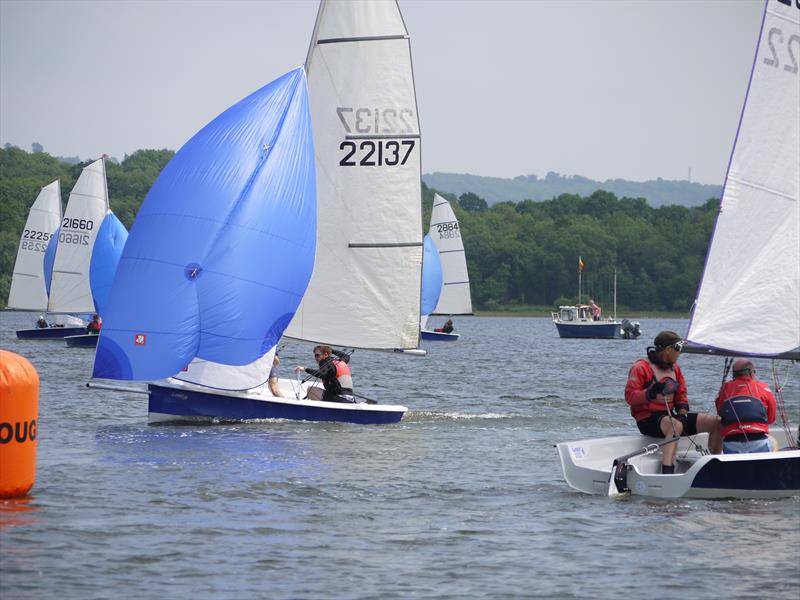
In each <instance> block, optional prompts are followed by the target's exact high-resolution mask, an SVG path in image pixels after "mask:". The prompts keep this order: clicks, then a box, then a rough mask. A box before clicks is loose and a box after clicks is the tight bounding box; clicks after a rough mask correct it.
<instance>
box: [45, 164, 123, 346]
mask: <svg viewBox="0 0 800 600" xmlns="http://www.w3.org/2000/svg"><path fill="white" fill-rule="evenodd" d="M127 237H128V232H127V231H126V230H125V226H124V225H123V224H122V223H121V222H120V220H119V219H118V218H117V216H116V215H115V214H114V213H113V212H111V208H110V206H109V202H108V184H107V183H106V168H105V160H104V159H102V158H100V159H98V160H96V161H94V162H92V163H90V164H89V165H87V166H86V167H84V168H83V171H81V174H80V177H78V181H76V182H75V186H74V187H73V188H72V191H71V192H70V195H69V201H68V202H67V210H66V211H65V212H64V218H63V219H62V221H61V226H60V228H59V230H58V235H57V236H56V237H55V238H54V241H53V244H54V253H53V251H52V250H51V249H49V248H48V253H50V254H51V255H52V256H53V258H52V267H50V264H49V262H48V264H46V266H45V270H46V271H49V272H51V275H50V278H49V281H50V284H49V288H48V291H49V298H48V304H47V310H48V312H51V313H61V314H88V313H97V314H99V315H101V316H102V315H103V312H104V310H105V307H106V303H107V300H108V294H109V291H110V289H111V281H112V280H113V279H114V274H115V272H116V270H117V263H118V262H119V257H120V255H121V254H122V248H123V247H124V246H125V240H126V239H127ZM83 331H85V328H83V330H82V332H81V334H80V335H73V336H67V337H65V338H64V339H65V341H66V342H67V345H68V346H73V345H75V344H76V343H77V344H78V345H86V344H87V342H88V345H89V347H94V346H95V345H96V343H97V336H96V335H85V334H83Z"/></svg>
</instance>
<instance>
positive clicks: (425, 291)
mask: <svg viewBox="0 0 800 600" xmlns="http://www.w3.org/2000/svg"><path fill="white" fill-rule="evenodd" d="M423 241H424V251H423V254H422V304H421V307H420V314H421V315H422V316H423V317H426V316H428V315H429V314H431V313H432V312H433V311H434V309H435V308H436V305H437V304H438V303H439V296H440V294H441V293H442V261H441V259H440V258H439V251H438V250H437V249H436V244H435V243H434V242H433V239H432V238H431V236H429V235H426V236H425V239H424V240H423Z"/></svg>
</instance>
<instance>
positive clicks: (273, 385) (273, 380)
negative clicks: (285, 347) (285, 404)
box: [267, 352, 283, 398]
mask: <svg viewBox="0 0 800 600" xmlns="http://www.w3.org/2000/svg"><path fill="white" fill-rule="evenodd" d="M280 364H281V359H280V357H279V356H278V353H277V352H276V353H275V356H274V357H273V358H272V368H270V370H269V376H268V377H267V385H268V386H269V391H270V392H271V393H272V395H273V396H275V397H277V398H283V394H281V389H280V387H278V365H280Z"/></svg>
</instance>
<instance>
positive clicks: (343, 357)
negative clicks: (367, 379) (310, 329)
mask: <svg viewBox="0 0 800 600" xmlns="http://www.w3.org/2000/svg"><path fill="white" fill-rule="evenodd" d="M314 360H316V361H317V365H318V366H319V368H318V369H310V368H306V367H304V366H297V367H295V368H294V371H295V373H299V372H300V371H305V372H306V373H308V374H309V375H313V376H314V377H317V378H319V379H320V381H322V386H323V387H324V388H325V391H324V392H323V393H322V397H321V398H320V397H319V396H318V395H317V393H316V392H315V390H318V389H319V388H311V390H309V394H308V396H307V397H308V398H309V399H311V400H324V401H326V402H350V403H355V401H356V399H355V396H353V376H352V375H351V374H350V367H349V366H348V365H347V363H349V362H350V355H349V354H347V353H346V352H342V351H340V350H332V349H331V347H330V346H314Z"/></svg>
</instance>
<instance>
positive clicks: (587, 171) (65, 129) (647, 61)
mask: <svg viewBox="0 0 800 600" xmlns="http://www.w3.org/2000/svg"><path fill="white" fill-rule="evenodd" d="M400 8H401V10H402V12H403V16H404V18H405V21H406V25H407V27H408V29H409V33H410V34H411V47H412V54H413V60H414V72H415V78H416V85H417V93H418V104H419V113H420V120H421V126H422V136H423V137H422V140H423V142H422V143H423V146H422V162H423V164H422V168H423V172H425V173H427V172H433V171H444V172H458V173H473V174H477V175H491V176H498V177H514V176H517V175H527V174H536V175H540V176H543V175H544V174H546V173H547V172H548V171H557V172H559V173H561V174H570V175H571V174H577V175H584V176H586V177H591V178H594V179H601V180H602V179H606V178H617V177H620V178H626V179H633V180H645V179H652V178H656V177H663V178H664V179H685V178H686V177H687V173H688V169H689V167H691V168H692V180H694V181H700V182H703V183H717V184H719V183H721V182H722V180H723V178H724V175H725V168H726V166H727V162H728V158H729V155H730V150H731V145H732V143H733V138H734V134H735V132H736V126H737V123H738V119H739V113H740V111H741V106H742V101H743V99H744V95H745V91H746V86H747V81H748V78H749V74H750V68H751V64H752V59H753V53H754V51H755V44H756V41H757V38H758V29H759V26H760V23H761V13H762V11H763V2H762V1H761V0H755V1H751V0H739V1H735V2H731V1H721V0H716V1H704V0H689V1H678V0H653V1H647V0H644V1H638V2H635V1H633V0H630V1H620V2H612V1H605V0H598V1H581V0H564V1H559V2H550V1H546V0H542V1H522V0H520V1H513V2H506V1H498V0H489V1H478V0H476V1H465V0H449V1H437V0H428V1H424V0H405V1H404V0H401V1H400ZM316 12H317V2H316V1H307V2H306V1H302V0H299V1H289V2H283V1H277V0H273V1H256V0H251V1H235V0H231V1H217V0H208V1H197V0H185V1H164V0H162V1H124V0H115V1H107V2H106V1H102V0H96V1H77V0H58V1H55V2H53V1H47V0H39V1H17V0H0V28H1V29H0V142H2V143H7V142H10V143H12V144H15V145H17V146H19V147H21V148H24V149H26V150H29V149H30V145H31V143H32V142H38V143H41V144H42V145H43V146H44V148H45V150H46V151H47V152H50V153H51V154H54V155H61V156H74V155H79V156H80V157H81V158H84V159H86V158H92V157H97V156H99V155H101V154H102V153H107V154H109V155H111V156H116V157H117V158H119V159H120V160H121V159H122V158H124V156H125V154H126V153H128V154H130V153H132V152H133V151H135V150H137V149H140V148H170V149H178V148H179V147H180V146H181V145H182V144H183V143H184V142H185V141H186V140H188V139H189V137H191V136H192V135H193V134H194V133H195V132H196V131H197V130H198V129H200V128H201V127H202V126H203V125H205V124H206V123H207V122H208V121H210V120H211V119H212V118H214V117H215V116H216V115H217V114H219V113H220V112H222V111H223V110H225V108H227V107H228V106H230V105H231V104H233V103H235V102H236V101H237V100H239V99H241V98H243V97H244V96H246V95H247V94H249V93H250V92H252V91H254V90H256V89H258V88H259V87H261V86H262V85H264V84H265V83H267V82H269V81H271V80H272V79H274V78H275V77H278V76H279V75H281V74H283V73H284V72H286V71H288V70H290V69H292V68H294V67H296V66H298V65H301V64H302V63H303V62H304V61H305V57H306V52H307V50H308V43H309V39H310V36H311V33H312V29H313V26H314V19H315V17H316Z"/></svg>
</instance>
